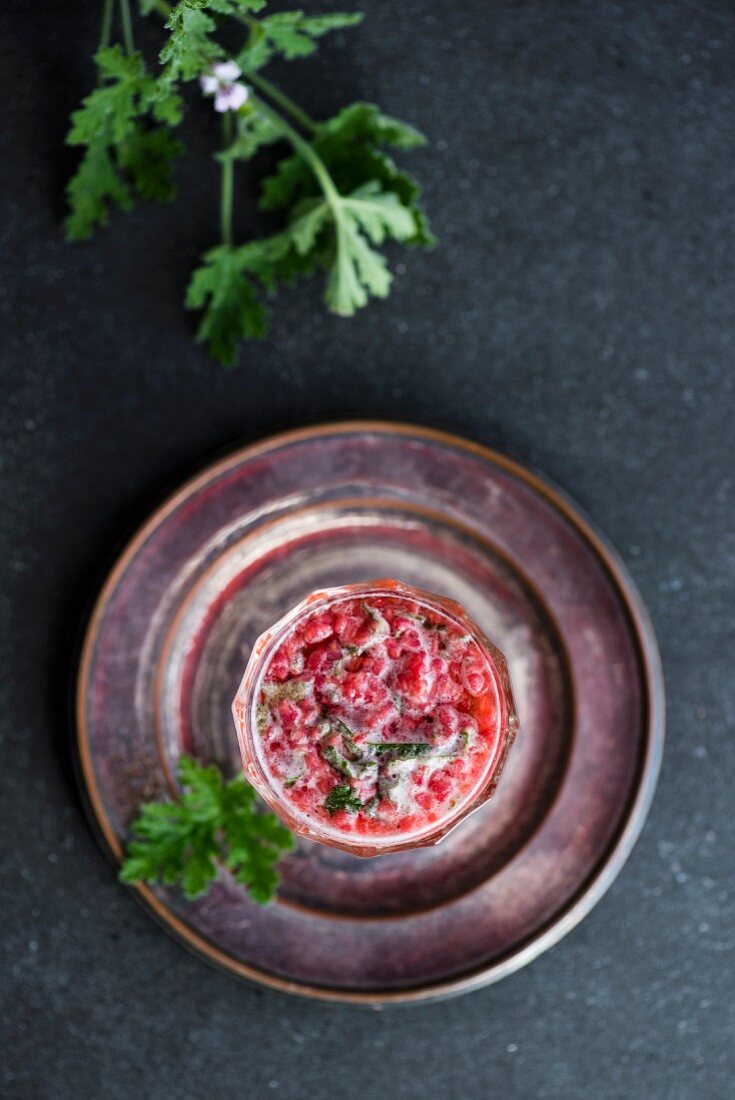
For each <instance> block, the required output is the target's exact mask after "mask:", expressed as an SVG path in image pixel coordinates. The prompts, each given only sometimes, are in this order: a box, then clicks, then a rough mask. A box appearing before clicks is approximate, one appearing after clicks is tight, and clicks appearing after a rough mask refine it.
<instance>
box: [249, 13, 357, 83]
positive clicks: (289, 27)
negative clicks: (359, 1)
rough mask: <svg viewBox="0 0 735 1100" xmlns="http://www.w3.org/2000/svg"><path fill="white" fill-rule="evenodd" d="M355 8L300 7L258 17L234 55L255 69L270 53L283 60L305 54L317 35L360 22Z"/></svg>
mask: <svg viewBox="0 0 735 1100" xmlns="http://www.w3.org/2000/svg"><path fill="white" fill-rule="evenodd" d="M362 18H363V17H362V15H361V14H360V13H359V12H334V13H331V14H329V15H304V13H303V11H284V12H277V13H276V14H275V15H269V16H266V17H265V18H264V19H260V20H258V22H257V24H256V25H255V26H254V27H253V28H252V29H251V32H250V37H249V38H248V41H247V42H246V44H245V46H244V47H243V49H242V50H241V52H240V54H239V55H238V57H237V63H238V65H239V66H240V68H241V69H243V70H244V71H245V72H247V71H250V72H256V71H257V70H258V69H261V68H262V67H263V66H264V65H266V64H267V63H268V62H269V61H270V60H272V58H273V57H275V56H277V55H280V56H282V57H285V58H286V60H287V61H293V60H294V59H295V58H298V57H308V56H309V55H310V54H312V53H314V51H315V50H316V48H317V39H319V38H321V37H322V36H323V35H325V34H328V33H329V31H334V30H341V29H343V28H345V27H354V26H356V25H357V24H358V23H360V22H362Z"/></svg>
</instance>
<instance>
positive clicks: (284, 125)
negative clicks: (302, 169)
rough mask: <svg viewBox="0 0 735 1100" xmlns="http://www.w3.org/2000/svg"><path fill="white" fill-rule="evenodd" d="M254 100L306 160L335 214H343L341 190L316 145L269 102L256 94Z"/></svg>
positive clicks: (337, 215) (262, 112)
mask: <svg viewBox="0 0 735 1100" xmlns="http://www.w3.org/2000/svg"><path fill="white" fill-rule="evenodd" d="M252 102H253V104H254V105H255V106H256V107H257V108H258V110H259V111H260V112H261V114H264V115H265V116H266V118H269V119H270V120H271V121H272V122H274V123H275V124H276V126H278V127H279V129H280V131H281V133H282V134H283V136H284V137H285V138H286V140H287V141H289V142H290V143H291V145H292V146H293V148H294V150H295V152H297V153H298V154H299V156H300V157H301V158H302V160H305V161H306V163H307V164H308V165H309V167H310V168H311V170H312V172H313V173H314V175H315V177H316V179H317V181H318V183H319V186H320V187H321V189H322V192H323V193H324V198H325V199H326V200H327V202H328V203H329V205H330V206H331V207H332V210H333V211H334V213H335V216H336V217H339V216H341V212H342V210H341V203H342V200H341V197H340V194H339V191H338V190H337V188H336V187H335V184H334V180H333V179H332V177H331V176H330V174H329V171H328V169H327V166H326V164H325V163H324V161H323V160H322V158H321V157H320V156H319V154H318V153H317V152H316V150H315V149H314V146H313V145H312V144H311V143H310V142H308V141H307V140H306V138H303V137H302V136H301V134H300V133H299V132H298V131H297V130H294V128H293V126H291V125H290V123H288V122H286V120H285V118H283V116H282V115H279V113H278V111H274V109H273V108H272V107H271V106H270V105H269V104H268V103H265V102H264V101H263V100H262V99H257V98H256V97H255V96H253V97H252Z"/></svg>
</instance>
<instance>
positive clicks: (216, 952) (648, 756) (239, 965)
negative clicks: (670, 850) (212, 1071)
mask: <svg viewBox="0 0 735 1100" xmlns="http://www.w3.org/2000/svg"><path fill="white" fill-rule="evenodd" d="M358 431H360V432H374V433H376V434H384V435H386V434H387V435H399V436H403V437H413V438H418V439H423V440H425V441H427V442H433V443H439V444H443V445H446V446H450V447H454V448H456V449H458V450H461V451H465V452H466V453H469V454H472V455H475V456H477V457H478V458H481V459H483V460H485V461H487V462H490V463H491V464H492V465H494V466H496V467H499V468H501V469H502V470H504V471H505V472H506V473H509V474H511V475H512V476H514V477H517V478H519V479H520V480H521V481H523V482H524V483H525V484H527V485H529V486H530V487H531V488H532V489H534V490H535V491H536V492H537V493H539V494H540V495H541V496H542V497H544V498H545V499H546V500H547V501H548V502H549V503H550V504H551V505H552V507H554V508H555V509H556V510H557V511H560V512H561V513H562V514H563V516H564V518H565V519H566V520H567V522H569V523H570V524H571V526H572V527H573V528H574V529H575V530H576V531H577V533H578V534H579V535H580V536H581V537H582V538H583V539H584V541H586V542H587V543H588V544H589V545H590V546H591V548H592V550H593V552H594V553H595V555H596V556H597V558H598V559H599V560H600V562H601V563H602V565H603V566H604V568H605V570H606V572H607V574H608V576H609V578H610V580H611V582H612V584H613V587H614V588H615V590H616V593H617V595H618V598H619V599H620V602H621V606H622V608H623V610H624V612H625V615H626V618H627V620H628V624H629V627H630V629H631V634H632V637H633V640H634V642H635V646H636V650H637V658H638V664H639V668H640V673H641V681H642V686H643V689H644V699H643V706H644V708H645V718H644V725H645V729H646V734H647V737H646V744H645V748H644V752H643V754H642V758H641V761H640V765H639V774H638V776H637V779H636V786H635V788H634V790H633V794H632V797H631V798H630V800H629V802H628V805H627V808H626V811H625V815H624V817H623V819H622V821H621V822H620V824H619V826H618V828H617V829H616V831H615V835H614V836H613V837H612V839H611V841H610V843H609V845H608V847H607V849H606V851H605V852H604V853H603V855H602V856H601V857H600V860H599V862H598V864H597V865H596V867H595V868H594V869H593V871H592V872H591V873H590V874H589V875H587V876H586V878H585V879H584V880H583V881H582V882H581V883H580V885H579V887H578V889H577V890H576V891H575V893H574V894H573V895H572V897H571V898H570V899H569V901H568V902H567V903H566V905H565V906H564V907H563V908H562V909H560V910H557V912H555V913H554V914H552V916H551V917H550V918H549V920H548V921H547V922H546V923H545V924H544V925H543V926H542V927H541V928H540V929H539V930H537V931H536V932H535V933H534V934H533V935H532V936H531V937H529V938H528V939H527V940H526V941H525V942H522V943H521V944H520V945H515V946H514V947H513V948H511V949H510V951H508V952H507V953H506V954H504V955H502V956H500V957H499V958H496V959H495V960H493V962H492V963H490V964H481V965H480V966H479V967H476V968H473V970H471V971H469V972H465V973H463V974H461V975H458V976H456V977H452V978H448V979H445V980H440V981H435V980H431V981H428V982H426V983H425V984H418V985H411V986H406V987H405V988H403V989H387V990H369V991H367V990H360V989H335V988H330V987H328V986H319V985H314V984H310V983H302V982H294V981H291V980H289V979H287V978H282V977H280V976H279V975H277V974H272V973H270V972H268V971H266V970H261V969H258V968H257V967H255V966H251V965H250V964H248V963H244V962H242V961H240V960H238V959H235V958H233V957H232V956H231V955H229V954H228V953H227V952H226V951H224V950H222V949H221V948H219V947H218V946H217V945H216V944H214V943H212V942H211V941H210V940H208V939H207V938H206V937H204V936H202V935H201V934H199V933H197V932H195V931H194V930H193V929H192V928H190V927H189V926H188V925H187V924H186V922H184V921H183V920H181V918H179V917H178V916H177V915H176V914H175V913H173V912H172V911H171V910H170V909H169V908H168V906H166V905H165V904H164V903H163V902H162V900H161V899H160V898H159V897H158V895H157V894H156V892H155V890H154V889H153V888H151V887H150V886H147V885H146V884H137V885H134V886H131V887H129V889H130V890H132V892H133V893H134V895H135V896H136V898H137V900H138V901H139V902H140V904H141V905H142V906H143V907H144V908H145V909H146V910H147V912H149V913H150V915H151V916H153V918H154V919H155V920H156V922H157V923H158V924H160V925H161V926H162V927H163V928H164V929H165V930H166V931H167V932H169V934H170V935H172V936H173V937H174V939H176V940H177V941H178V942H179V943H181V944H182V946H184V947H186V948H187V949H188V950H189V951H190V952H191V953H193V954H194V955H195V956H197V957H198V958H199V959H202V960H204V961H205V962H208V963H209V964H211V965H213V966H214V967H215V968H217V969H219V970H223V971H225V972H226V973H228V974H230V975H234V976H236V977H238V978H241V979H245V980H247V981H249V982H250V983H252V984H255V985H258V986H261V987H266V988H270V989H274V990H276V991H278V992H281V993H288V994H291V995H296V996H300V997H303V998H306V999H310V1000H319V1001H325V1002H331V1003H334V1004H337V1003H341V1004H353V1005H362V1006H368V1007H372V1008H382V1007H387V1006H390V1005H405V1004H416V1003H427V1002H432V1001H438V1000H443V999H445V998H448V997H452V996H458V995H460V994H462V993H469V992H471V991H473V990H476V989H480V988H483V987H485V986H488V985H491V984H494V983H495V982H497V981H500V980H501V979H502V978H505V977H508V976H509V975H510V974H513V973H515V972H516V971H517V970H520V969H521V968H522V967H524V966H526V965H527V964H528V963H530V962H532V961H533V960H534V959H536V958H538V957H539V956H540V955H542V954H543V953H544V952H545V951H547V950H549V948H551V947H553V946H554V945H555V944H557V943H559V941H560V940H562V939H563V938H564V937H565V936H566V935H568V933H569V932H571V931H572V929H573V928H575V927H576V926H577V925H578V924H579V923H580V921H582V920H583V919H584V917H586V916H587V914H588V913H590V912H591V910H592V909H593V908H594V907H595V906H596V905H597V903H598V902H599V901H600V900H601V899H602V897H603V896H604V895H605V894H606V893H607V891H608V889H609V888H610V886H611V885H612V883H613V882H614V881H615V879H616V878H617V876H618V875H619V873H620V871H621V870H622V868H623V866H624V864H625V863H626V861H627V859H628V857H629V856H630V854H631V852H632V850H633V847H634V846H635V844H636V841H637V840H638V837H639V836H640V833H641V831H642V829H643V826H644V824H645V821H646V818H647V817H648V813H649V810H650V807H651V803H652V801H653V797H654V794H655V790H656V785H657V781H658V776H659V772H660V768H661V760H662V756H663V746H664V740H665V714H666V706H665V689H664V677H663V669H662V665H661V658H660V654H659V649H658V643H657V641H656V635H655V632H654V628H653V624H652V622H651V619H650V616H649V613H648V611H647V609H646V606H645V604H644V602H643V598H642V597H641V595H640V593H639V591H638V588H637V586H636V584H635V581H634V580H633V578H632V576H631V575H630V573H629V571H628V569H627V567H626V566H625V564H624V563H623V560H622V558H621V557H620V555H619V554H618V552H617V551H616V550H615V549H614V548H613V546H612V545H611V543H610V542H609V541H608V540H607V538H606V537H605V536H604V535H602V534H601V532H600V531H599V530H598V529H597V527H596V526H595V524H594V523H593V522H592V521H590V519H589V518H588V516H587V515H586V514H585V512H584V511H583V510H582V509H580V508H579V506H578V505H577V504H576V503H575V502H573V500H572V499H571V497H569V496H568V495H567V494H566V492H565V491H564V490H562V489H560V488H559V487H558V486H557V485H556V484H555V483H554V482H553V481H552V480H550V479H549V478H548V477H547V476H546V475H545V474H541V473H540V472H538V471H537V470H535V469H534V468H532V467H530V466H529V465H527V464H525V463H522V462H520V461H518V460H517V459H514V458H511V457H509V456H508V455H506V454H503V453H502V452H499V451H497V450H495V449H494V448H492V447H489V446H487V445H485V444H483V443H479V442H477V441H475V440H473V439H468V438H466V437H465V436H462V435H459V434H457V433H454V432H449V431H444V430H442V429H439V428H434V427H428V426H426V425H422V424H413V423H410V422H408V421H392V420H386V419H379V420H373V419H365V420H363V419H359V418H358V419H347V420H335V421H320V422H319V423H317V424H312V425H310V426H308V427H301V428H291V429H287V430H285V431H280V432H275V433H273V434H270V435H267V436H265V437H264V438H262V439H259V440H257V441H255V442H252V443H247V444H245V445H241V446H239V447H235V448H233V449H232V450H229V451H228V452H227V453H226V454H224V455H223V456H222V457H220V458H217V459H215V460H214V461H211V460H210V461H209V462H207V463H206V464H205V465H204V466H203V467H202V468H201V469H200V470H199V471H198V472H197V473H195V474H194V475H192V476H190V477H188V478H186V479H185V480H184V481H183V482H181V483H180V484H179V486H178V488H176V489H174V491H173V492H171V493H169V494H167V495H166V496H165V497H164V499H163V500H162V502H161V503H159V504H158V505H157V506H156V507H155V508H154V509H153V510H152V511H151V512H150V513H149V514H148V518H147V519H145V520H144V521H143V523H142V524H140V525H139V526H138V527H137V528H136V529H135V530H134V533H133V535H132V537H130V538H129V539H128V540H127V542H126V543H125V544H124V546H123V549H122V550H121V551H120V552H119V553H118V554H117V556H116V557H115V559H114V562H113V565H112V568H111V569H110V570H109V571H108V572H107V574H106V576H105V579H104V581H103V583H102V585H101V587H100V588H99V590H98V592H97V595H96V596H95V598H94V601H93V603H92V608H91V611H90V613H89V614H88V616H87V619H86V623H85V624H84V627H83V640H82V645H81V649H80V651H79V655H78V661H77V672H76V677H75V681H74V682H75V689H74V700H73V703H74V716H75V722H74V745H73V747H74V750H75V753H74V755H75V757H76V761H75V762H76V772H77V779H78V783H79V787H80V790H81V794H82V801H83V804H84V808H85V811H86V814H87V817H88V819H89V822H90V824H91V826H92V829H93V832H94V833H95V835H96V837H97V840H98V842H99V843H100V845H101V847H102V848H103V850H104V851H105V854H106V855H107V857H108V859H109V860H110V861H111V862H112V863H113V864H114V865H116V866H119V864H120V862H121V860H122V857H123V848H122V846H121V844H120V842H119V841H118V838H117V836H116V834H115V832H114V830H113V829H112V826H111V824H110V822H109V819H108V818H107V815H106V813H105V810H104V806H103V803H102V799H101V798H100V795H99V790H98V787H97V783H96V778H95V772H94V765H93V760H92V754H91V751H90V746H89V740H88V729H87V713H86V692H85V690H84V688H85V685H86V683H87V682H88V679H89V669H90V663H91V657H92V653H93V651H94V647H95V643H96V640H97V636H98V634H99V630H100V626H101V623H102V619H103V616H104V611H105V609H106V606H107V603H108V601H109V597H110V595H111V593H112V592H113V591H114V589H115V587H116V585H117V582H118V579H119V577H120V576H121V575H122V573H123V572H124V570H125V569H126V568H127V566H128V564H129V562H130V560H131V559H132V558H133V557H134V556H135V554H136V553H137V551H138V549H139V548H140V547H141V546H142V545H143V544H144V543H145V541H146V539H147V538H148V537H149V536H150V534H151V533H152V532H153V531H155V530H156V529H157V528H158V527H159V526H160V525H161V523H162V522H163V521H164V520H165V519H166V518H167V517H168V515H170V514H171V513H172V512H173V511H175V509H176V508H177V507H178V505H179V504H180V503H181V502H182V501H183V500H185V499H186V498H187V497H189V496H191V495H192V494H193V493H195V492H196V491H197V490H198V489H199V488H201V487H203V486H204V485H206V484H208V483H210V482H211V481H212V479H213V478H216V477H219V476H221V475H222V474H224V473H226V472H227V470H228V469H229V468H233V467H235V466H237V465H239V464H240V463H242V462H243V461H248V460H251V459H253V458H255V457H257V456H259V455H262V454H266V453H268V452H269V451H272V450H276V449H277V448H278V447H281V446H284V445H288V444H291V443H300V442H304V441H308V440H310V439H313V438H317V437H319V436H322V435H325V434H326V435H338V434H340V435H347V434H350V433H352V432H358Z"/></svg>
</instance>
